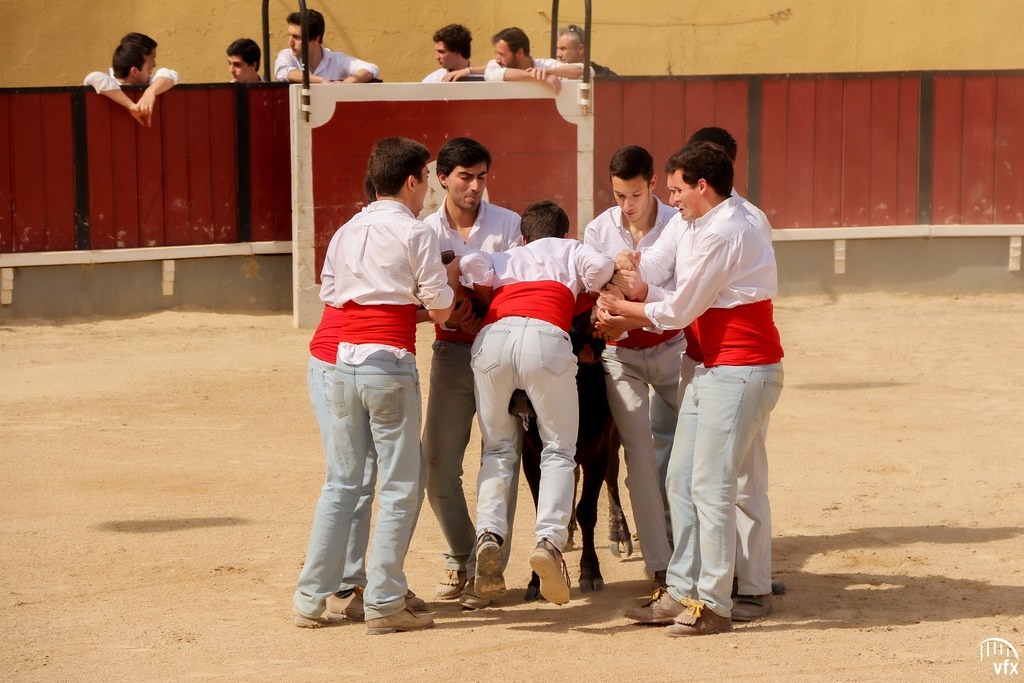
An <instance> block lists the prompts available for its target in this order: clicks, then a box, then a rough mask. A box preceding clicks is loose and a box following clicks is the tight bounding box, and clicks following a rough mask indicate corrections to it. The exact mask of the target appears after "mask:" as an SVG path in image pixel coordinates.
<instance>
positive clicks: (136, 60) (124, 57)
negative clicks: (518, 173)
mask: <svg viewBox="0 0 1024 683" xmlns="http://www.w3.org/2000/svg"><path fill="white" fill-rule="evenodd" d="M151 52H152V51H147V50H146V48H145V46H144V45H142V44H140V43H132V42H127V43H121V44H120V45H118V46H117V47H116V48H114V57H113V59H111V60H110V62H111V66H113V67H114V77H115V78H121V79H124V78H128V76H129V74H131V71H132V67H133V66H134V67H135V68H136V69H142V66H143V65H144V64H145V63H146V56H147V55H149V54H151Z"/></svg>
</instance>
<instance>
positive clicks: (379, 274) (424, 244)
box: [320, 199, 455, 363]
mask: <svg viewBox="0 0 1024 683" xmlns="http://www.w3.org/2000/svg"><path fill="white" fill-rule="evenodd" d="M320 280H321V283H322V284H321V287H320V300H321V301H323V302H324V303H325V304H330V305H331V306H335V307H336V308H341V307H342V306H343V305H344V304H345V303H346V302H349V301H353V302H355V303H358V304H362V305H364V306H371V305H379V304H386V305H396V306H401V305H405V304H416V305H420V304H422V305H423V307H424V308H427V309H437V308H447V307H448V306H450V305H451V303H452V300H453V299H454V297H455V293H454V292H453V291H452V289H451V287H449V286H448V277H447V274H446V272H445V269H444V266H442V265H441V251H440V249H439V248H438V244H437V235H436V234H435V233H434V231H433V229H432V228H430V227H429V226H428V225H426V224H425V223H423V222H422V221H420V220H417V218H416V217H415V216H414V215H413V214H412V211H410V210H409V209H408V207H406V206H405V205H404V204H402V203H400V202H396V201H393V200H390V199H382V200H378V201H376V202H373V203H372V204H370V206H369V207H367V208H366V210H364V211H361V212H360V213H358V214H356V215H355V216H353V217H352V219H351V220H349V222H348V223H346V224H345V225H343V226H341V228H339V229H338V231H337V232H336V233H334V236H333V237H332V238H331V243H330V245H328V247H327V256H326V257H325V259H324V267H323V270H322V271H321V275H320ZM376 350H380V347H379V346H378V345H375V344H360V345H352V344H348V345H346V344H342V345H341V346H340V347H339V355H338V359H339V360H341V361H344V362H348V363H361V362H362V361H364V360H365V359H366V357H367V356H369V355H370V354H371V353H373V352H374V351H376ZM386 350H388V351H391V352H392V353H396V355H398V356H399V357H401V355H404V350H403V349H395V348H393V347H386ZM398 351H403V353H401V354H399V353H397V352H398Z"/></svg>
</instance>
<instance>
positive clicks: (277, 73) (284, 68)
mask: <svg viewBox="0 0 1024 683" xmlns="http://www.w3.org/2000/svg"><path fill="white" fill-rule="evenodd" d="M306 16H307V22H308V24H309V82H310V83H333V82H338V83H367V82H369V81H371V80H373V79H374V78H376V79H380V69H379V68H377V65H376V64H371V63H370V62H364V61H363V60H361V59H357V58H355V57H350V56H348V55H347V54H345V53H344V52H335V51H333V50H329V49H328V48H326V47H324V46H323V39H324V30H325V24H324V15H322V14H320V12H317V11H316V10H315V9H307V10H306ZM274 78H275V79H277V80H278V81H286V82H290V83H301V82H302V15H301V14H300V13H299V12H292V13H291V14H289V15H288V47H287V48H286V49H284V50H281V51H280V52H278V53H277V59H276V60H275V61H274Z"/></svg>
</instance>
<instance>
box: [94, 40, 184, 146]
mask: <svg viewBox="0 0 1024 683" xmlns="http://www.w3.org/2000/svg"><path fill="white" fill-rule="evenodd" d="M156 47H157V43H156V41H155V40H153V39H152V38H150V37H149V36H147V35H145V34H144V33H128V34H126V35H125V36H124V37H123V38H121V43H120V44H119V45H118V46H117V47H116V48H115V49H114V56H113V59H112V60H111V61H112V66H111V68H110V71H109V72H108V73H103V72H102V71H93V72H92V73H90V74H88V75H87V76H86V77H85V80H84V81H83V85H89V86H92V88H93V90H95V91H96V92H98V93H100V94H101V95H104V96H106V97H109V98H110V99H112V100H113V101H114V102H116V103H117V104H119V105H121V106H122V107H124V108H125V109H127V110H128V112H129V113H130V114H131V115H132V117H133V118H134V119H135V120H136V121H138V122H139V123H140V124H142V125H144V126H147V127H149V126H152V125H153V112H154V110H155V109H156V98H157V96H158V95H161V94H163V93H165V92H167V91H168V90H170V89H171V88H173V87H174V86H175V85H177V84H178V72H177V71H174V70H173V69H165V68H160V69H158V68H157V66H156ZM123 85H129V86H139V87H146V90H145V92H143V93H142V96H141V97H140V98H139V101H138V102H133V101H132V100H131V98H130V97H128V95H126V94H125V93H124V91H123V90H121V86H123Z"/></svg>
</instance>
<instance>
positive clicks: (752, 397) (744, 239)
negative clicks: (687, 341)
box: [598, 142, 783, 636]
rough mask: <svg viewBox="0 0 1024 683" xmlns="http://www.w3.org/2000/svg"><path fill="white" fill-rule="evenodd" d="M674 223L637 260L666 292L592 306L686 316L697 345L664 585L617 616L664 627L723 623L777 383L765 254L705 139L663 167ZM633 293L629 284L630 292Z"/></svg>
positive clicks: (668, 324)
mask: <svg viewBox="0 0 1024 683" xmlns="http://www.w3.org/2000/svg"><path fill="white" fill-rule="evenodd" d="M665 171H666V173H667V174H668V186H669V190H670V192H671V195H672V199H673V202H674V203H675V204H676V205H677V206H678V207H679V211H680V214H681V216H682V219H683V222H682V223H676V224H675V225H677V226H679V227H680V229H679V230H678V231H677V232H675V231H674V232H672V233H670V234H669V235H666V236H665V237H669V236H670V235H671V237H672V239H662V240H659V241H658V242H657V243H655V245H654V246H653V247H652V248H651V249H648V250H647V251H646V252H644V254H643V256H642V258H640V260H639V263H638V264H637V265H638V270H639V275H640V276H641V278H642V279H643V282H647V281H657V280H659V279H662V278H663V277H664V276H665V273H674V274H675V282H674V285H673V291H670V292H663V295H664V298H660V297H661V296H662V295H661V294H659V292H661V291H662V290H659V289H658V288H655V287H651V288H645V287H644V286H641V287H639V288H638V289H639V290H643V289H647V291H646V292H642V294H643V295H644V296H643V297H642V298H644V299H646V301H647V303H643V302H640V301H627V300H626V299H625V298H624V297H623V293H622V292H621V291H620V290H618V289H617V288H615V287H608V288H606V289H605V291H604V292H602V294H601V297H600V299H599V302H598V305H599V306H600V308H601V309H602V310H603V311H604V312H605V314H606V315H607V316H610V317H608V318H606V319H605V321H604V322H605V323H606V324H607V325H606V331H607V332H609V333H612V334H614V333H617V332H619V331H622V330H625V329H632V328H637V327H648V328H654V329H656V330H666V329H682V328H683V327H686V326H687V325H691V324H693V326H694V330H695V336H696V339H697V343H698V344H699V345H700V348H701V352H702V354H703V364H702V365H698V366H697V369H696V372H695V375H694V378H693V380H692V381H691V382H690V384H689V386H687V388H686V392H685V394H684V396H683V403H682V406H681V408H680V413H679V426H678V429H677V431H676V436H675V442H674V443H673V446H672V455H671V458H670V460H669V471H668V477H667V480H666V489H667V492H668V497H669V503H670V506H671V515H672V533H673V537H674V540H675V548H674V550H673V554H672V559H671V561H670V563H669V567H668V575H667V584H668V587H667V589H666V590H656V591H655V593H654V595H653V596H652V599H651V601H650V602H648V603H647V604H646V605H644V606H643V607H639V608H634V609H630V610H627V612H626V616H627V617H628V618H630V619H633V620H635V621H637V622H640V623H644V624H671V625H670V626H669V628H668V630H667V634H668V635H670V636H692V635H706V634H710V633H717V632H720V631H727V630H731V629H732V618H731V612H732V607H733V605H732V597H731V588H732V577H733V575H734V573H735V569H736V567H735V558H736V509H735V506H736V496H737V476H738V473H739V472H740V471H741V470H742V469H743V468H744V467H745V465H746V464H745V462H744V460H745V459H747V458H749V456H750V452H751V443H752V442H753V441H754V440H755V439H760V438H763V436H762V435H763V431H762V426H763V425H764V424H765V422H766V421H767V419H768V415H769V413H770V412H771V410H772V409H773V408H774V407H775V404H776V403H777V402H778V399H779V395H780V394H781V391H782V381H783V371H782V362H781V361H782V355H783V352H782V345H781V342H780V340H779V333H778V329H777V328H776V327H775V322H774V319H773V308H772V297H774V296H775V294H776V292H777V289H778V284H777V279H778V277H777V269H776V265H775V254H774V251H772V248H771V245H770V243H769V242H768V240H767V238H766V237H765V235H764V234H763V232H762V231H761V228H760V226H759V225H758V222H757V219H756V218H754V216H752V215H751V214H750V213H749V212H748V211H747V210H746V209H744V208H743V205H742V202H741V201H740V200H739V199H738V198H736V197H732V196H731V195H732V181H733V163H732V160H731V159H730V158H729V156H728V155H727V154H726V153H725V151H723V150H722V148H721V147H719V146H718V145H715V144H713V143H708V142H697V143H693V144H688V145H686V147H684V148H683V149H682V150H681V151H680V152H678V153H676V154H674V155H673V156H672V157H671V158H670V159H669V161H668V163H667V165H666V168H665ZM633 294H634V295H635V294H636V293H635V292H633Z"/></svg>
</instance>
